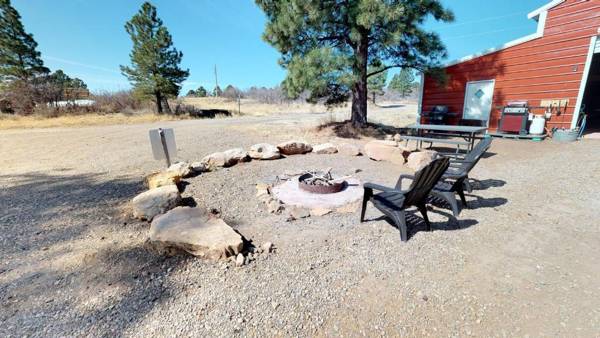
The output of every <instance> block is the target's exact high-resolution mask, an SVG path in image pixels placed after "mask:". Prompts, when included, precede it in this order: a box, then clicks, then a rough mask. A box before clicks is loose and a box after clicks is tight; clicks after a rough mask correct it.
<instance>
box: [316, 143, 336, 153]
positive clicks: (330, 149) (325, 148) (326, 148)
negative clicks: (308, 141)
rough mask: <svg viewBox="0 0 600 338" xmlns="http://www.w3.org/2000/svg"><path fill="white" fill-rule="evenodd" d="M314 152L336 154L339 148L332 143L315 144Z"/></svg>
mask: <svg viewBox="0 0 600 338" xmlns="http://www.w3.org/2000/svg"><path fill="white" fill-rule="evenodd" d="M312 152H313V153H315V154H335V153H337V152H338V149H337V147H336V146H335V145H333V144H331V143H323V144H318V145H316V146H314V147H313V150H312Z"/></svg>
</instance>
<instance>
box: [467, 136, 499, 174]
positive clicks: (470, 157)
mask: <svg viewBox="0 0 600 338" xmlns="http://www.w3.org/2000/svg"><path fill="white" fill-rule="evenodd" d="M491 145H492V138H491V137H486V138H483V139H481V141H479V142H477V144H476V145H475V147H473V150H471V151H470V152H469V153H468V154H467V155H466V156H465V161H468V162H467V163H465V164H463V165H461V169H463V170H466V172H467V173H468V172H469V171H471V169H473V167H475V165H476V164H477V162H479V160H480V159H481V157H482V156H483V154H485V152H486V151H487V150H488V149H490V146H491Z"/></svg>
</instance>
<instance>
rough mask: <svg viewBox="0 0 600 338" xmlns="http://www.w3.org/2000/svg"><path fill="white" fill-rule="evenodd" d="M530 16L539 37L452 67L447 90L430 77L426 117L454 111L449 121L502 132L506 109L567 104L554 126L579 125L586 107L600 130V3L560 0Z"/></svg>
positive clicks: (423, 106)
mask: <svg viewBox="0 0 600 338" xmlns="http://www.w3.org/2000/svg"><path fill="white" fill-rule="evenodd" d="M528 17H529V18H530V19H533V20H536V21H537V23H538V26H537V31H536V32H535V33H533V34H531V35H528V36H525V37H523V38H520V39H518V40H515V41H511V42H508V43H506V44H504V45H502V46H499V47H497V48H493V49H489V50H487V51H484V52H482V53H479V54H476V55H470V56H467V57H464V58H462V59H460V60H457V61H455V62H452V63H450V64H448V65H447V66H446V68H445V70H446V73H447V74H448V81H447V82H446V85H445V86H441V85H439V84H438V82H437V81H436V80H435V79H432V78H430V77H428V76H424V77H422V81H421V86H422V88H421V89H422V90H421V98H420V105H419V111H420V112H421V114H423V115H425V114H424V113H426V112H429V111H431V110H432V108H433V107H434V106H438V105H442V106H447V107H449V111H450V112H454V113H457V114H456V116H455V117H452V118H450V120H449V123H451V124H458V123H460V122H461V119H465V120H470V119H473V120H483V121H486V122H485V123H487V124H488V126H489V128H490V129H491V130H495V129H497V128H498V122H499V120H500V115H501V111H500V109H499V108H498V107H501V106H503V105H506V104H507V102H510V101H528V103H529V105H530V106H537V107H542V106H548V105H552V104H555V105H556V104H561V107H562V108H560V109H555V110H554V111H553V112H552V116H551V118H550V119H549V120H548V121H547V127H549V128H552V127H567V128H568V127H575V125H576V124H577V122H578V118H579V115H580V114H579V112H580V109H581V108H582V107H585V108H584V110H585V112H586V113H587V114H588V126H590V127H592V126H593V127H595V128H597V127H600V37H598V35H599V34H600V0H554V1H552V2H550V3H548V4H547V5H545V6H543V7H541V8H539V9H537V10H535V11H533V12H531V13H529V15H528ZM543 112H544V109H541V111H537V112H536V111H534V113H538V114H541V113H543ZM420 119H421V121H420V122H422V123H427V121H426V118H425V117H420Z"/></svg>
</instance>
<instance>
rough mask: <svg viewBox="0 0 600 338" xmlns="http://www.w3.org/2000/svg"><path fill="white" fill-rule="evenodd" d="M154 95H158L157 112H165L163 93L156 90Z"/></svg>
mask: <svg viewBox="0 0 600 338" xmlns="http://www.w3.org/2000/svg"><path fill="white" fill-rule="evenodd" d="M154 95H156V112H157V113H158V114H162V113H163V107H162V102H163V101H162V95H161V94H160V92H159V91H157V92H155V93H154Z"/></svg>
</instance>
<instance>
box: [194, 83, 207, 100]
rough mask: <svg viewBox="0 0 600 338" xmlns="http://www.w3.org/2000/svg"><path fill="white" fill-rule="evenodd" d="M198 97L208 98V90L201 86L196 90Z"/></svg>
mask: <svg viewBox="0 0 600 338" xmlns="http://www.w3.org/2000/svg"><path fill="white" fill-rule="evenodd" d="M196 96H198V97H206V96H208V91H207V90H206V88H204V87H202V86H200V87H199V88H198V89H197V90H196Z"/></svg>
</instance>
